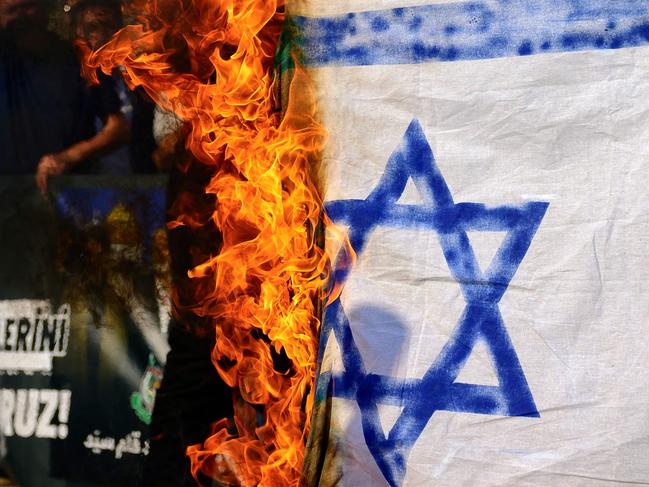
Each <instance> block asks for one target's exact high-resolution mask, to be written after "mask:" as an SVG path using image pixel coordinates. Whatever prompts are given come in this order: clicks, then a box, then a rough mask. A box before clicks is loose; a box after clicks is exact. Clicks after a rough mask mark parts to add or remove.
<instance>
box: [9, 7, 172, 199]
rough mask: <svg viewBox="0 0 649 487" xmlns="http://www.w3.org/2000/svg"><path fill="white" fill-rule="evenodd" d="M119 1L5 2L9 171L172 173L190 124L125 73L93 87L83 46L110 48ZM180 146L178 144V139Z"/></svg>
mask: <svg viewBox="0 0 649 487" xmlns="http://www.w3.org/2000/svg"><path fill="white" fill-rule="evenodd" d="M122 25H123V18H122V5H121V3H120V2H119V0H68V1H67V2H66V3H64V4H61V3H59V2H57V1H56V0H0V174H11V175H25V174H33V175H34V176H35V178H36V182H37V184H38V186H39V188H40V189H41V190H42V191H45V190H46V188H47V181H48V178H49V177H50V176H54V175H59V174H63V173H76V174H114V175H128V174H142V173H144V174H146V173H155V172H160V171H163V172H164V171H167V170H168V169H169V161H170V159H171V158H170V157H169V155H170V154H169V153H170V152H172V151H173V146H174V143H175V142H177V135H176V133H177V132H178V130H179V129H180V125H181V123H180V121H179V120H177V119H176V118H175V117H174V115H173V114H170V113H168V112H163V111H161V110H159V109H157V108H156V107H155V104H154V103H153V102H152V101H151V100H150V99H149V97H148V96H147V95H146V93H145V92H144V91H143V90H139V89H138V90H135V91H131V90H129V89H128V88H127V87H126V85H125V83H124V81H123V79H122V77H121V75H120V73H119V70H115V72H114V73H112V75H111V76H106V75H100V83H99V85H93V86H90V85H89V84H88V83H87V82H86V80H84V79H83V78H82V77H81V74H80V61H79V56H78V52H76V50H75V45H76V44H77V43H78V42H85V43H86V44H87V45H88V46H89V47H90V48H91V49H93V50H94V49H97V48H99V47H101V46H102V45H103V44H104V43H106V42H107V41H108V40H109V39H110V38H111V36H112V35H113V34H114V33H115V32H117V31H118V30H119V29H120V28H121V27H122ZM170 141H172V142H170Z"/></svg>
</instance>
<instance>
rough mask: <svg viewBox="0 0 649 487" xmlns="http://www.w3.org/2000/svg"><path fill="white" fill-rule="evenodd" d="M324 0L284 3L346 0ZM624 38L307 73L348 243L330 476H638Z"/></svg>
mask: <svg viewBox="0 0 649 487" xmlns="http://www.w3.org/2000/svg"><path fill="white" fill-rule="evenodd" d="M358 1H359V2H360V0H358ZM315 3H317V2H315ZM385 3H386V2H385V1H383V2H382V3H381V4H380V5H379V4H378V3H377V4H376V7H375V8H377V9H379V8H385V5H384V4H385ZM401 3H403V4H404V5H400V4H399V2H396V1H395V2H390V5H389V6H390V7H397V6H406V5H407V4H406V2H401ZM419 3H421V2H419ZM428 3H432V2H428ZM499 3H503V2H499ZM515 3H516V4H517V5H518V6H519V7H520V5H521V4H526V3H527V2H523V1H518V2H515ZM529 3H530V5H531V4H532V3H533V2H529ZM542 3H543V4H544V5H545V4H548V2H542ZM550 3H551V2H550ZM557 3H565V2H557ZM573 3H576V4H581V3H582V2H573ZM622 3H623V2H622ZM630 3H633V2H629V4H630ZM327 4H328V5H329V7H327V11H326V12H324V13H323V14H319V13H318V12H319V11H318V8H319V7H318V5H312V8H307V7H308V6H307V7H305V6H304V4H303V5H302V6H301V8H300V10H299V12H300V13H308V14H310V15H315V14H318V15H325V14H326V15H331V14H342V13H346V12H349V11H352V7H353V5H351V4H352V2H347V3H346V4H344V5H343V7H337V8H335V7H333V6H332V5H333V4H332V3H330V2H327ZM370 4H371V2H369V3H368V2H363V3H361V4H360V5H361V6H362V8H370V6H369V5H370ZM411 4H412V2H411V3H410V5H411ZM615 5H618V3H616V4H615ZM346 6H350V8H349V10H345V7H346ZM615 8H617V7H615ZM620 8H622V7H620ZM611 9H614V6H611ZM334 10H335V11H334ZM616 12H617V11H616ZM618 14H619V12H618ZM607 15H608V14H607ZM611 15H613V14H611ZM602 18H603V19H604V20H606V21H607V22H608V20H607V18H608V17H606V15H605V16H604V17H602ZM566 22H567V21H566ZM604 24H606V22H604ZM612 25H613V23H610V25H609V27H610V28H614V27H613V26H612ZM378 27H381V26H380V25H379V26H378ZM460 28H461V26H460ZM569 28H572V27H570V26H569V25H566V27H565V29H566V31H568V30H569ZM380 30H381V29H377V31H380ZM370 41H371V39H370ZM594 42H595V41H594ZM636 44H637V46H636V47H626V48H624V49H619V50H618V49H615V50H609V49H602V50H589V49H584V50H580V51H575V52H559V51H561V49H559V50H558V51H557V52H550V53H542V54H541V53H538V52H534V53H533V54H535V55H532V56H508V57H498V56H496V57H495V58H493V59H477V60H472V59H470V58H467V59H462V60H458V61H455V62H436V60H434V59H428V60H425V61H424V62H420V63H417V64H390V63H389V59H386V60H384V62H382V63H381V64H376V63H375V64H371V65H351V66H350V65H345V64H346V63H345V62H344V61H342V62H332V63H323V64H322V65H321V66H320V67H317V66H316V67H313V68H312V69H311V73H312V75H313V76H314V78H315V79H316V81H317V84H318V89H319V93H320V108H321V111H322V114H323V119H324V123H325V126H326V128H327V129H328V131H329V136H330V142H329V145H328V148H327V153H326V157H325V168H324V172H323V175H322V177H323V180H324V182H325V186H326V201H327V205H328V208H329V210H330V212H331V213H332V216H333V217H334V218H335V219H336V220H337V221H338V223H339V224H341V225H343V226H347V227H348V228H350V232H351V235H352V244H354V246H355V249H356V250H357V252H358V260H357V262H356V265H355V267H354V268H353V269H352V270H351V271H350V272H349V275H348V276H347V277H346V279H345V287H344V291H343V294H342V297H341V299H340V302H339V305H338V304H335V305H334V308H335V311H339V314H337V315H335V313H334V312H329V313H328V314H327V315H326V316H325V323H324V327H325V328H324V330H325V334H324V335H323V340H324V341H325V342H326V343H325V344H323V345H324V348H325V349H326V350H325V352H324V355H323V358H322V364H321V371H320V378H319V380H320V386H321V390H322V384H323V383H325V382H327V381H328V380H329V377H330V375H333V376H334V377H335V379H333V386H332V389H331V390H332V391H333V396H334V399H333V400H332V425H331V428H332V436H334V437H335V438H336V441H337V442H338V444H337V452H336V459H337V460H336V461H337V462H338V463H339V466H340V468H341V472H342V481H341V482H340V483H339V484H338V485H345V486H347V485H350V486H351V485H355V486H370V485H371V486H382V485H390V484H392V485H408V486H430V485H435V486H449V487H451V486H453V487H455V486H502V485H506V486H548V485H570V486H581V485H584V486H586V485H587V486H598V485H602V486H603V485H607V486H608V485H623V484H624V485H629V484H630V485H645V484H649V435H648V434H649V387H647V384H649V367H647V365H646V357H647V356H648V354H649V341H648V340H647V339H646V336H647V333H648V332H649V299H648V298H647V289H648V288H647V282H648V281H649V211H648V209H649V192H648V191H647V177H648V176H649V81H648V80H649V48H648V47H646V46H645V45H644V44H645V43H644V42H641V41H638V42H637V43H636ZM368 45H371V42H369V43H368ZM564 47H566V46H564ZM519 54H528V53H527V52H520V53H519ZM459 58H461V55H460V56H459ZM446 60H447V61H452V59H446ZM347 64H349V63H347ZM359 64H362V63H359ZM427 145H429V146H430V150H431V151H432V154H433V155H434V162H433V160H432V159H430V155H429V154H428V153H427V152H426V146H427ZM391 155H392V156H393V158H392V159H390V157H391ZM389 161H391V162H389ZM386 167H387V168H389V170H388V173H387V174H386ZM400 171H401V172H400ZM435 171H439V174H438V176H439V177H441V179H439V178H437V179H435V178H434V177H433V176H435V174H436V172H435ZM404 174H405V175H404ZM408 176H410V177H409V178H408ZM406 180H407V183H405V187H404V184H402V183H403V181H406ZM442 183H444V184H442ZM444 187H446V188H447V190H448V194H446V196H445V195H444V194H443V193H444ZM449 195H450V197H452V200H453V202H449V200H448V196H449ZM444 198H446V200H445V199H444ZM350 200H355V201H350ZM464 203H477V204H483V205H486V206H485V207H482V206H479V205H463V204H464ZM535 205H536V206H535ZM465 238H466V239H468V243H469V245H467V240H465ZM506 238H509V240H506ZM354 239H356V240H354ZM523 247H524V248H523ZM521 249H522V250H521ZM525 249H526V250H525ZM444 250H445V251H446V255H445V253H444ZM471 251H472V252H473V255H472V254H471ZM519 251H521V252H522V254H523V255H517V254H516V253H517V252H519ZM474 256H475V260H473V257H474ZM494 257H495V259H494ZM519 257H520V258H519ZM473 263H477V265H478V266H479V269H480V270H476V269H470V267H471V265H472V264H473ZM467 266H468V267H467ZM490 266H491V267H490ZM454 271H455V274H454ZM510 271H511V273H513V276H511V282H508V277H507V274H508V272H510ZM499 290H500V291H499ZM502 291H504V294H502V299H499V297H496V295H498V293H499V292H502ZM469 302H470V303H472V304H470V303H469ZM485 310H486V311H485ZM463 313H467V314H464V315H463ZM346 319H348V320H349V327H346V325H345V322H346ZM472 327H473V328H472ZM332 328H333V331H332V332H331V333H329V331H328V330H330V329H332ZM476 329H478V331H476ZM345 330H351V338H353V340H351V341H352V342H353V343H350V339H351V338H350V336H347V335H345ZM480 330H482V332H481V331H480ZM494 330H496V331H494ZM336 332H338V334H337V333H336ZM503 334H504V336H503ZM474 340H475V342H474ZM444 347H446V348H444ZM508 347H509V348H508ZM355 353H358V354H359V355H358V357H357V358H358V360H357V358H354V357H352V358H351V359H350V358H349V356H350V355H354V354H355ZM463 354H464V355H465V356H464V357H463ZM516 360H517V361H518V362H519V364H520V366H518V365H517V363H516ZM433 364H437V365H438V369H439V370H433V369H434V368H435V367H434V366H433ZM453 367H455V369H453ZM349 369H353V370H349ZM359 371H360V372H359ZM359 374H360V375H359ZM372 374H374V375H372ZM457 384H464V385H468V386H464V385H461V386H459V387H456V385H457ZM482 386H489V387H482ZM454 387H456V389H455V390H454V389H453V388H454ZM331 390H330V393H331ZM490 401H491V402H490ZM536 413H538V415H537V414H536ZM521 414H527V416H521ZM427 415H428V416H427ZM399 418H400V419H399ZM422 418H423V419H422ZM418 421H423V424H422V425H421V428H419V426H418ZM395 424H396V425H397V426H394V425H395ZM401 461H403V462H405V463H404V465H401V464H400V463H399V462H401Z"/></svg>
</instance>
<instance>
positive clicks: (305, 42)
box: [296, 0, 649, 66]
mask: <svg viewBox="0 0 649 487" xmlns="http://www.w3.org/2000/svg"><path fill="white" fill-rule="evenodd" d="M296 22H297V24H298V25H299V26H300V27H301V29H302V36H301V37H302V39H301V45H302V48H303V51H304V54H305V63H306V64H307V65H310V66H327V65H347V66H358V65H370V64H412V63H422V62H428V61H433V60H436V61H464V60H474V59H490V58H500V57H512V56H528V55H532V54H541V53H546V52H564V51H582V50H591V49H619V48H623V47H635V46H641V45H647V44H649V1H648V0H487V1H469V2H460V3H445V4H436V5H426V6H419V7H406V8H396V9H389V10H378V11H372V12H359V13H349V14H345V15H340V16H334V17H297V18H296Z"/></svg>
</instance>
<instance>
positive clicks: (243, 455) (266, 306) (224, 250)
mask: <svg viewBox="0 0 649 487" xmlns="http://www.w3.org/2000/svg"><path fill="white" fill-rule="evenodd" d="M283 8H284V5H283V1H282V0H277V1H275V0H158V1H155V0H149V1H146V2H143V3H137V4H135V5H134V9H135V10H134V11H135V12H136V13H137V14H138V16H139V20H140V22H141V24H140V25H133V26H127V27H126V28H124V29H123V30H122V31H120V32H119V33H117V34H116V35H115V36H114V38H113V39H112V40H111V41H110V42H109V43H108V44H107V45H105V46H103V47H101V48H100V49H99V50H98V51H96V52H92V53H91V52H86V53H85V61H86V62H85V64H86V66H87V68H88V73H87V75H88V76H90V77H92V76H93V75H94V71H95V70H96V69H97V68H101V69H102V70H103V71H104V72H106V73H110V72H111V70H112V69H114V68H115V67H118V66H119V67H120V69H121V70H122V72H123V75H124V78H125V80H126V82H127V83H128V84H129V85H130V86H131V87H132V88H133V87H136V86H142V87H143V88H144V89H145V90H146V91H147V93H148V94H149V95H150V96H151V97H152V98H153V99H154V100H155V101H156V103H158V104H159V105H161V106H162V107H163V108H166V109H168V110H173V111H174V112H175V113H176V114H177V115H178V116H179V117H180V118H182V119H183V120H185V121H187V122H188V123H189V124H190V127H191V131H190V132H189V136H188V139H187V148H188V150H189V151H190V152H191V154H192V155H193V156H194V157H195V158H196V159H198V160H199V161H200V162H201V163H203V164H205V165H206V166H209V167H210V168H212V169H213V176H212V177H211V180H210V182H209V184H208V185H207V186H206V187H205V189H204V191H205V192H206V193H207V194H210V195H215V196H216V198H217V200H218V203H217V204H216V205H215V207H214V208H213V212H212V213H211V215H209V216H210V219H211V221H212V222H213V223H214V224H215V225H216V227H217V228H218V229H219V230H220V232H221V233H222V238H223V242H222V245H221V248H220V250H219V251H218V253H216V252H215V255H212V256H211V257H210V258H209V259H207V260H206V261H204V262H203V263H201V264H200V265H198V266H196V267H195V268H194V269H193V270H192V271H191V273H190V276H191V277H192V278H194V279H196V280H198V281H200V282H201V283H204V282H208V285H207V286H205V285H203V284H201V285H200V286H196V290H197V291H196V294H195V296H193V302H192V303H190V304H189V305H188V304H187V303H176V305H177V306H181V305H182V306H184V307H187V306H189V307H190V308H191V311H192V312H193V313H195V314H197V315H199V316H202V317H208V318H209V320H210V322H211V323H212V325H213V326H214V327H215V329H216V336H217V341H216V344H215V346H214V348H213V352H212V361H213V363H214V366H215V367H216V369H217V370H218V372H219V373H220V375H221V377H222V378H223V379H224V380H225V381H226V383H227V384H229V385H230V386H232V387H233V388H235V391H236V392H235V400H234V401H235V402H234V404H235V417H234V421H233V422H232V421H229V420H227V419H224V420H222V421H221V422H219V423H217V424H215V425H214V426H213V434H212V435H211V437H210V438H208V439H207V440H206V441H205V442H204V444H202V445H195V446H193V447H191V448H190V449H189V450H188V455H189V456H190V459H191V463H192V472H193V474H194V476H195V477H196V478H197V479H198V477H199V473H201V474H203V475H206V476H207V477H208V478H211V479H214V480H217V481H218V482H220V483H223V484H228V485H244V486H254V485H263V486H282V487H284V486H297V485H299V484H300V472H301V467H302V460H303V457H304V445H305V441H306V436H307V434H308V431H309V425H310V412H311V409H312V406H313V401H314V394H313V391H314V382H315V373H316V358H317V357H316V355H317V345H318V333H319V326H320V322H319V311H318V310H319V306H320V304H319V303H321V302H322V299H323V298H324V289H325V287H326V281H327V274H328V262H329V261H330V259H329V258H328V257H327V255H326V254H325V253H324V251H323V250H322V248H321V246H319V245H317V243H318V234H319V231H318V229H319V228H321V227H320V226H319V225H320V224H321V218H322V202H321V200H320V196H319V194H318V190H317V188H316V185H315V184H314V179H315V178H314V177H313V174H312V172H313V167H314V165H315V164H316V162H317V159H318V154H319V152H320V150H321V149H322V145H323V142H324V131H323V129H322V127H321V126H320V125H319V124H318V122H317V120H316V112H315V104H314V102H313V100H314V98H315V96H314V92H313V89H312V87H311V85H310V83H309V80H308V78H307V76H306V74H305V73H304V72H303V71H302V70H300V69H299V68H298V69H296V70H295V74H294V77H293V82H292V84H291V87H290V95H289V97H288V99H289V104H288V107H287V108H286V111H285V114H284V116H283V117H282V116H281V114H280V113H279V112H278V110H277V101H278V100H277V93H278V90H277V84H278V81H277V78H276V77H275V76H274V73H273V61H274V56H275V52H276V48H277V43H278V38H279V34H280V31H281V28H282V23H283V20H284V14H283ZM179 54H182V56H183V58H186V59H188V60H189V66H190V69H188V70H186V71H185V72H180V70H178V69H176V68H174V64H175V58H176V57H177V56H179ZM204 224H205V222H204V219H201V218H200V217H198V216H197V215H196V214H195V212H194V209H192V208H191V207H190V208H186V209H185V210H184V212H182V213H181V214H180V215H178V217H177V218H176V220H175V221H174V222H173V223H172V224H171V225H172V226H179V225H188V226H191V227H192V228H194V227H200V226H201V225H204ZM336 235H338V234H336ZM334 289H335V286H334Z"/></svg>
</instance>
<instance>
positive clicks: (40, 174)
mask: <svg viewBox="0 0 649 487" xmlns="http://www.w3.org/2000/svg"><path fill="white" fill-rule="evenodd" d="M69 166H70V161H69V160H68V158H67V157H66V156H65V155H64V154H46V155H44V156H43V157H41V160H40V161H38V168H37V169H36V185H37V186H38V189H40V190H41V193H43V194H45V193H47V178H48V177H50V176H58V175H59V174H62V173H63V172H65V170H66V169H68V167H69Z"/></svg>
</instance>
